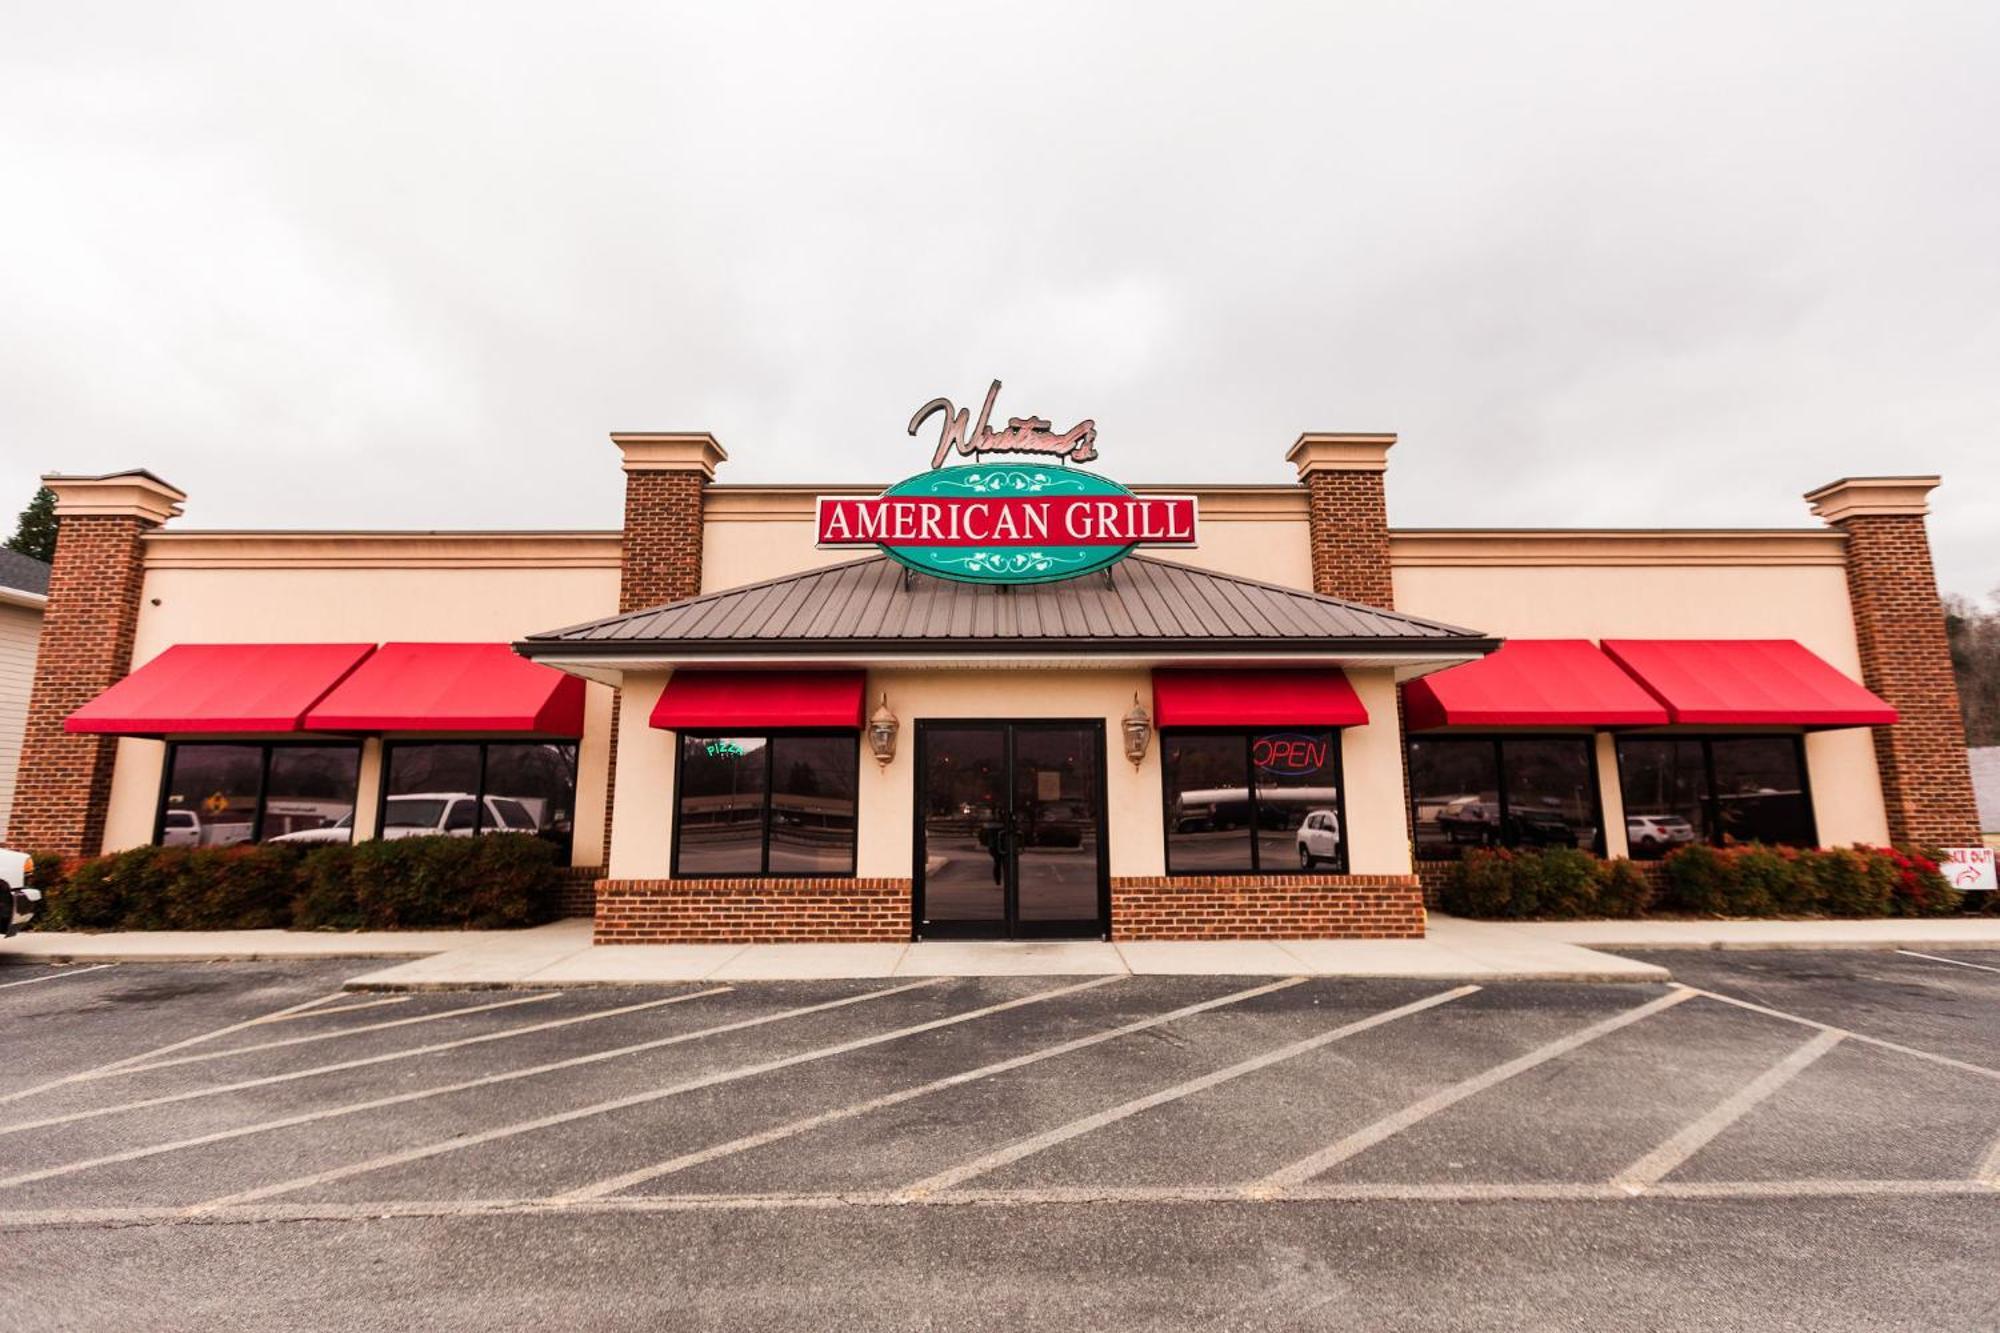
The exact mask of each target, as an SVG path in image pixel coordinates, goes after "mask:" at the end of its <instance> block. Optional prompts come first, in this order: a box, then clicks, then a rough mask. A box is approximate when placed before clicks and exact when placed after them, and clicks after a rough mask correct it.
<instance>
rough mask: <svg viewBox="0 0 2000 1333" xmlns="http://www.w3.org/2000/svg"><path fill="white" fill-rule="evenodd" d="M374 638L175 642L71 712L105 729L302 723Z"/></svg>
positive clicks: (275, 728) (76, 723) (68, 724)
mask: <svg viewBox="0 0 2000 1333" xmlns="http://www.w3.org/2000/svg"><path fill="white" fill-rule="evenodd" d="M374 651H375V645H374V644H372V643H177V644H175V645H174V646H173V647H171V648H169V649H167V650H166V651H165V652H163V653H161V654H160V655H159V656H158V657H155V658H154V659H153V660H152V661H150V662H148V663H146V665H144V666H142V667H140V668H139V669H138V670H137V671H134V672H133V673H132V674H131V675H129V676H127V677H125V679H123V680H121V681H119V682H118V683H117V684H116V685H113V686H112V687H111V688H110V689H108V690H106V691H105V692H104V693H102V694H100V695H98V696H97V697H96V698H95V699H92V700H91V701H90V702H89V703H87V704H85V705H84V706H83V707H81V708H79V709H77V710H76V711H75V712H74V713H71V714H70V715H69V718H68V719H67V720H66V721H65V722H64V723H63V729H64V730H65V731H80V732H90V733H94V734H97V735H108V736H173V735H183V734H188V733H197V732H198V733H212V734H224V733H231V734H234V733H249V732H283V731H299V730H301V729H302V727H303V718H304V716H305V713H306V710H307V709H309V708H311V707H312V706H313V705H314V704H316V703H318V702H319V701H320V698H321V697H322V696H323V695H325V694H326V692H327V691H328V690H330V689H332V688H333V687H334V686H335V685H338V684H339V683H340V681H341V678H342V677H344V676H346V675H347V673H348V672H350V671H352V670H354V668H355V667H356V666H357V665H359V664H360V663H361V661H362V660H363V659H364V658H366V657H367V656H368V655H369V654H370V653H372V652H374Z"/></svg>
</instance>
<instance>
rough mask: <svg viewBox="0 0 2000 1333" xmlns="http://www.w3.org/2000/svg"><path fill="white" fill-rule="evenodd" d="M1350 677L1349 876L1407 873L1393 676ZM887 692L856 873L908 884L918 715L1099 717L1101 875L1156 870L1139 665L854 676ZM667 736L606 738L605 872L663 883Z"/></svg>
mask: <svg viewBox="0 0 2000 1333" xmlns="http://www.w3.org/2000/svg"><path fill="white" fill-rule="evenodd" d="M1351 674H1352V678H1353V680H1354V683H1355V688H1356V690H1357V692H1359V693H1360V695H1361V697H1362V701H1363V702H1364V703H1365V704H1366V705H1367V707H1368V710H1369V715H1370V716H1371V717H1372V718H1374V719H1376V720H1375V721H1373V722H1371V723H1370V724H1369V725H1368V726H1365V727H1351V728H1349V729H1348V730H1347V731H1345V732H1344V733H1342V747H1341V757H1342V764H1343V768H1344V771H1345V778H1346V783H1347V798H1346V799H1347V821H1348V837H1349V849H1350V850H1349V856H1350V861H1351V866H1352V869H1353V871H1354V873H1356V874H1377V875H1388V874H1408V873H1409V871H1410V851H1409V833H1408V825H1407V823H1406V819H1407V816H1406V813H1405V811H1404V807H1403V770H1402V761H1403V757H1402V748H1401V746H1400V745H1399V744H1398V743H1397V738H1396V700H1395V685H1394V682H1393V680H1392V679H1391V676H1390V673H1388V672H1386V671H1357V672H1353V673H1351ZM665 681H666V677H664V676H660V675H646V676H628V677H627V678H626V687H625V688H626V702H625V707H626V710H627V712H626V716H627V717H628V718H632V719H642V718H644V717H645V716H646V715H647V714H649V713H650V712H651V711H652V708H653V704H654V703H655V702H656V701H657V700H658V698H659V696H660V691H661V689H662V688H663V687H664V685H665ZM885 693H886V694H887V696H888V700H889V708H890V710H891V711H892V712H894V713H895V714H896V717H897V720H898V721H899V722H900V724H901V730H900V732H899V734H898V738H897V746H896V757H895V759H894V760H893V761H892V762H891V763H890V764H888V765H887V766H886V767H884V766H882V765H879V764H877V763H876V762H875V760H874V758H873V756H872V755H871V754H870V753H869V752H868V750H867V748H866V745H865V744H864V746H863V750H862V757H861V774H860V788H859V791H858V793H857V806H858V811H857V818H858V827H857V830H856V839H857V847H856V854H855V862H856V870H857V873H859V874H860V875H861V876H863V877H865V878H887V879H909V878H911V877H912V876H913V874H914V870H913V867H912V864H911V857H912V855H913V851H914V848H913V846H912V836H911V834H912V830H913V828H914V827H915V819H916V783H917V772H916V769H917V758H916V739H915V738H916V729H917V723H918V722H920V721H923V720H926V719H933V720H935V719H950V718H979V719H983V718H1038V719H1066V718H1078V719H1101V720H1102V722H1103V724H1104V734H1105V756H1104V765H1105V769H1104V772H1105V796H1106V809H1105V820H1106V828H1107V834H1108V837H1109V839H1110V865H1111V874H1112V875H1113V876H1115V877H1126V876H1146V875H1161V874H1164V873H1165V872H1166V846H1165V835H1164V833H1163V830H1162V824H1161V819H1162V810H1161V774H1160V747H1159V745H1158V743H1157V739H1156V740H1155V743H1154V744H1152V745H1151V746H1149V747H1148V749H1147V752H1146V758H1145V760H1144V762H1143V763H1142V764H1141V765H1140V766H1139V767H1138V768H1136V769H1135V768H1134V767H1133V766H1132V764H1131V763H1130V762H1129V761H1128V760H1127V759H1126V758H1125V754H1124V741H1123V736H1122V732H1121V731H1120V723H1121V722H1122V720H1123V719H1124V716H1125V714H1126V712H1127V710H1129V709H1130V708H1131V706H1132V698H1133V695H1134V694H1135V693H1136V694H1137V695H1138V696H1139V698H1140V699H1141V700H1143V701H1144V702H1145V704H1146V707H1147V709H1148V711H1150V710H1151V708H1152V678H1151V673H1150V672H1149V671H1147V670H1145V669H1143V668H1133V669H1126V670H1107V671H1055V670H993V671H914V670H902V669H895V668H887V669H882V670H875V671H870V672H869V673H868V701H869V702H868V707H869V710H870V711H871V712H872V711H873V709H874V708H875V705H876V703H877V702H878V701H879V700H880V699H881V697H882V696H883V695H884V694H885ZM673 769H674V737H673V735H672V734H671V733H668V732H663V731H656V730H653V729H652V728H649V727H644V726H642V725H637V724H634V725H628V726H626V727H624V728H623V730H622V733H621V736H620V740H619V746H618V809H617V811H616V813H615V815H614V816H613V826H614V827H615V828H616V830H617V836H616V838H615V840H614V845H613V847H612V854H611V874H612V875H613V876H614V877H615V878H619V879H664V878H667V877H668V876H669V875H670V874H671V865H672V860H671V855H672V841H673V840H672V829H671V818H670V816H671V811H672V809H673Z"/></svg>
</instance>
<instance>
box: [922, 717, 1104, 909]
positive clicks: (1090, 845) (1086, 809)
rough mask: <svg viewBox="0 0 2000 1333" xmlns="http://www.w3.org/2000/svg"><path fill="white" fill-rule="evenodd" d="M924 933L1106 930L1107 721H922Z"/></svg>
mask: <svg viewBox="0 0 2000 1333" xmlns="http://www.w3.org/2000/svg"><path fill="white" fill-rule="evenodd" d="M917 748H918V763H917V772H918V777H917V780H918V783H919V789H918V792H917V808H918V826H917V877H916V878H917V889H916V893H917V913H916V914H917V933H918V934H919V935H927V936H932V937H942V936H953V935H959V936H995V937H1023V936H1083V937H1089V936H1102V935H1103V934H1104V933H1105V918H1106V914H1107V913H1106V901H1105V900H1106V898H1107V896H1108V893H1107V890H1108V886H1109V881H1108V880H1107V879H1106V858H1105V839H1104V769H1103V763H1104V724H1103V723H1102V722H1098V721H1089V722H919V723H918V724H917Z"/></svg>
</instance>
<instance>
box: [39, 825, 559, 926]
mask: <svg viewBox="0 0 2000 1333" xmlns="http://www.w3.org/2000/svg"><path fill="white" fill-rule="evenodd" d="M51 862H52V864H55V865H57V866H59V867H60V866H61V862H60V861H59V860H58V859H56V858H51ZM36 869H37V874H38V876H39V873H40V869H41V867H40V863H39V862H38V863H37V867H36ZM62 871H63V872H64V873H63V874H62V877H61V881H60V883H59V884H57V885H55V887H54V888H53V889H47V888H45V892H49V893H50V897H49V900H48V902H47V903H46V904H45V907H44V910H43V912H42V920H41V925H42V928H43V929H48V930H244V929H258V928H272V927H286V926H290V927H294V928H299V929H337V930H357V929H368V930H403V929H411V928H416V927H441V928H446V929H451V928H460V927H470V928H475V929H505V928H508V927H512V926H530V925H538V924H540V923H541V922H544V921H552V920H554V919H555V917H556V916H557V915H558V913H559V910H560V909H559V899H560V894H561V890H562V872H561V869H560V867H559V866H558V865H557V851H556V849H555V847H553V846H552V845H550V844H549V843H546V842H542V841H541V840H539V839H537V838H532V837H528V836H525V835H522V834H493V835H489V836H486V837H479V838H451V837H433V838H405V839H400V840H398V841H395V842H366V843H362V844H360V845H358V846H352V847H349V846H326V847H318V848H314V849H312V850H311V851H309V852H304V853H302V852H301V850H300V849H298V848H295V847H289V846H285V845H281V844H265V845H262V846H256V845H245V846H239V847H201V848H188V847H136V848H133V849H132V850H130V851H125V852H118V853H115V854H113V855H111V856H101V857H96V858H93V859H90V860H87V861H81V862H78V863H76V864H74V865H73V866H68V867H62Z"/></svg>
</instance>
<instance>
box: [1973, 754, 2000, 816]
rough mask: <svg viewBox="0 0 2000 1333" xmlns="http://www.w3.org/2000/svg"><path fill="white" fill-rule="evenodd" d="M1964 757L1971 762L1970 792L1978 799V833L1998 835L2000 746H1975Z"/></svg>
mask: <svg viewBox="0 0 2000 1333" xmlns="http://www.w3.org/2000/svg"><path fill="white" fill-rule="evenodd" d="M1966 755H1967V757H1968V758H1970V759H1971V760H1972V790H1973V793H1974V794H1975V795H1976V796H1977V797H1978V798H1979V828H1980V831H1981V832H1983V833H2000V745H1975V746H1973V747H1972V748H1971V749H1970V750H1967V751H1966Z"/></svg>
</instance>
